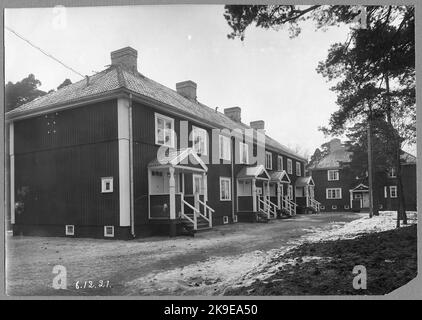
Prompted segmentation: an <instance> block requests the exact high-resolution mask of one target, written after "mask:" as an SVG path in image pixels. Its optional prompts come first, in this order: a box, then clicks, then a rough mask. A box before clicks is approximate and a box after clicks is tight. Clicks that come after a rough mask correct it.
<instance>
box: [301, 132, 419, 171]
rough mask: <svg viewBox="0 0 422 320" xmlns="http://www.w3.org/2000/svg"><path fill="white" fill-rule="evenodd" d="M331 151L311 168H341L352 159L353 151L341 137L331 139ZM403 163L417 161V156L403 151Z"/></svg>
mask: <svg viewBox="0 0 422 320" xmlns="http://www.w3.org/2000/svg"><path fill="white" fill-rule="evenodd" d="M330 149H331V152H330V153H329V154H328V155H326V156H325V157H324V158H322V159H321V160H320V161H318V162H317V163H316V164H314V165H313V166H312V167H310V168H309V170H328V169H340V168H341V165H342V163H348V162H350V161H351V160H352V155H353V152H350V151H347V147H346V146H345V145H344V144H342V143H341V142H340V140H339V139H333V140H331V141H330ZM401 159H402V164H413V163H416V157H415V156H413V155H411V154H410V153H407V152H405V151H403V153H402V155H401Z"/></svg>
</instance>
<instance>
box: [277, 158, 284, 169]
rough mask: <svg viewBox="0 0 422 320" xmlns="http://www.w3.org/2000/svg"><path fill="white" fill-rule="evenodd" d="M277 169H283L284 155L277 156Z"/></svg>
mask: <svg viewBox="0 0 422 320" xmlns="http://www.w3.org/2000/svg"><path fill="white" fill-rule="evenodd" d="M277 169H278V171H283V157H282V156H278V157H277Z"/></svg>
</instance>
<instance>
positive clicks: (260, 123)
mask: <svg viewBox="0 0 422 320" xmlns="http://www.w3.org/2000/svg"><path fill="white" fill-rule="evenodd" d="M249 126H250V127H251V128H252V129H255V130H265V121H264V120H256V121H251V122H250V123H249Z"/></svg>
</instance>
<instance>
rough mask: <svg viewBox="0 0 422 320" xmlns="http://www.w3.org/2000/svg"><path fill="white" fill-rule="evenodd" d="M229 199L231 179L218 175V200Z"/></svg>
mask: <svg viewBox="0 0 422 320" xmlns="http://www.w3.org/2000/svg"><path fill="white" fill-rule="evenodd" d="M231 199H232V197H231V179H230V178H223V177H220V201H230V200H231Z"/></svg>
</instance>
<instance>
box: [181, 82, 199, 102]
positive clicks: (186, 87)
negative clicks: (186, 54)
mask: <svg viewBox="0 0 422 320" xmlns="http://www.w3.org/2000/svg"><path fill="white" fill-rule="evenodd" d="M196 88H197V85H196V83H195V82H193V81H191V80H187V81H182V82H178V83H176V91H177V93H178V94H180V95H182V96H184V97H185V98H187V99H189V100H193V101H196Z"/></svg>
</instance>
